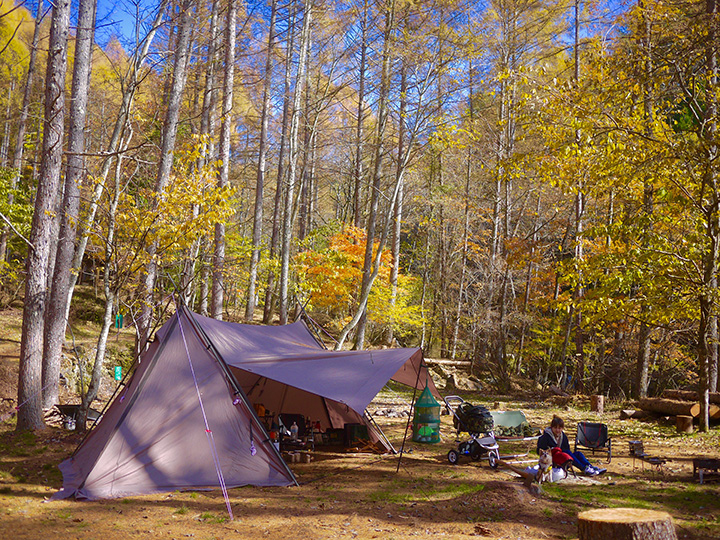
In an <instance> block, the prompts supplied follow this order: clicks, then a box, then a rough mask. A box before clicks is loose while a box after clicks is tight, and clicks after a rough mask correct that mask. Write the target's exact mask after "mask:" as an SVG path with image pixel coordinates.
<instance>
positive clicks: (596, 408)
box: [590, 395, 605, 414]
mask: <svg viewBox="0 0 720 540" xmlns="http://www.w3.org/2000/svg"><path fill="white" fill-rule="evenodd" d="M604 408H605V396H597V395H596V396H590V410H591V411H592V412H596V413H598V414H602V413H603V410H604Z"/></svg>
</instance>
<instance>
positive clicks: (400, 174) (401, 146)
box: [385, 62, 408, 345]
mask: <svg viewBox="0 0 720 540" xmlns="http://www.w3.org/2000/svg"><path fill="white" fill-rule="evenodd" d="M407 88H408V80H407V66H406V65H405V63H404V62H403V64H402V66H401V67H400V109H399V111H398V133H397V140H398V143H397V144H398V149H397V170H396V171H395V183H396V184H398V185H399V186H400V190H399V192H398V201H397V204H396V205H395V213H394V215H393V224H394V226H393V235H392V261H393V263H392V268H391V269H390V289H391V290H390V306H391V307H393V308H394V307H395V305H396V303H397V295H398V277H399V275H400V235H401V233H402V218H403V191H404V190H403V181H404V180H403V178H404V175H405V164H406V162H405V161H404V158H405V131H406V129H405V116H406V114H407V105H408V104H407ZM393 322H394V321H392V320H391V321H390V324H389V326H388V330H387V332H386V335H385V341H386V342H387V344H388V345H391V344H392V340H393Z"/></svg>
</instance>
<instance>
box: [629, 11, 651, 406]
mask: <svg viewBox="0 0 720 540" xmlns="http://www.w3.org/2000/svg"><path fill="white" fill-rule="evenodd" d="M638 9H639V10H640V17H641V22H640V28H639V29H638V34H639V35H640V47H641V50H642V55H643V68H642V69H643V73H642V75H641V76H642V80H643V81H644V84H643V96H642V98H643V111H644V120H645V126H646V127H645V134H646V135H647V136H648V138H650V137H652V125H653V122H654V118H653V96H652V85H653V83H652V69H653V67H652V41H651V36H650V31H651V25H650V17H649V14H648V13H647V12H646V11H645V5H644V0H638ZM653 192H654V186H653V183H652V181H651V179H650V178H646V179H645V181H644V187H643V213H644V214H645V225H644V227H643V235H642V239H641V242H642V246H643V248H645V249H648V245H649V242H650V233H651V229H652V221H651V216H652V213H653ZM649 314H650V309H649V307H648V305H647V302H643V303H642V304H641V305H640V330H639V332H638V355H637V363H636V370H635V388H634V390H635V392H634V394H635V397H636V398H645V397H647V390H648V384H649V378H650V377H649V370H650V352H651V350H650V349H651V340H650V338H651V334H652V329H651V327H650V325H649V324H648V322H647V319H648V316H649Z"/></svg>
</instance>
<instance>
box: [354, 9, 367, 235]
mask: <svg viewBox="0 0 720 540" xmlns="http://www.w3.org/2000/svg"><path fill="white" fill-rule="evenodd" d="M367 19H368V1H367V0H364V1H363V12H362V18H361V19H360V36H361V37H360V68H359V77H360V81H359V85H358V98H357V99H358V106H357V124H356V125H355V163H354V171H353V177H354V179H355V184H354V188H353V225H354V226H355V227H359V226H360V220H361V218H362V211H361V209H360V204H361V201H362V185H363V163H362V155H363V143H364V137H365V135H364V130H363V123H364V122H365V70H366V66H367V49H368V21H367Z"/></svg>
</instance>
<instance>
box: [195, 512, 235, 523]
mask: <svg viewBox="0 0 720 540" xmlns="http://www.w3.org/2000/svg"><path fill="white" fill-rule="evenodd" d="M227 520H228V516H225V515H217V514H213V513H212V512H203V513H202V514H200V515H199V516H198V521H202V522H203V523H225V522H226V521H227Z"/></svg>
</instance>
